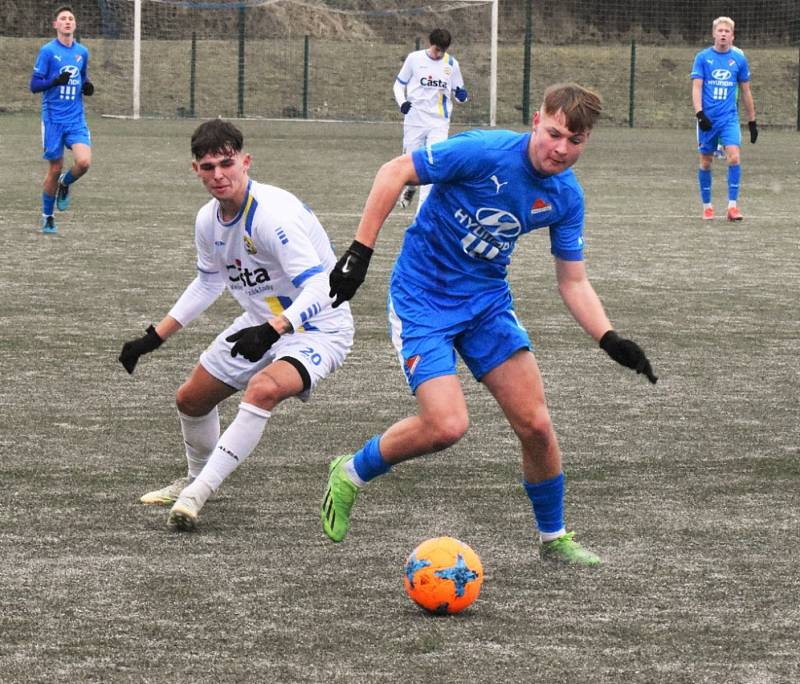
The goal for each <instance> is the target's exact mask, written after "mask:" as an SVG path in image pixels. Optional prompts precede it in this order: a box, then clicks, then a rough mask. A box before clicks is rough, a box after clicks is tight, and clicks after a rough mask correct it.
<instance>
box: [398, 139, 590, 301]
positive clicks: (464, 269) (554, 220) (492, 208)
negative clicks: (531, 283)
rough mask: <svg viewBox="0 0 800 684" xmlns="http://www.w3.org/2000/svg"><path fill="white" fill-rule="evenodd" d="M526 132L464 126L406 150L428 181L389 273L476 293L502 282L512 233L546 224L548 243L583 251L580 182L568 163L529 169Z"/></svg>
mask: <svg viewBox="0 0 800 684" xmlns="http://www.w3.org/2000/svg"><path fill="white" fill-rule="evenodd" d="M529 141H530V133H514V132H512V131H479V130H475V131H468V132H466V133H461V134H459V135H455V136H453V137H451V138H449V139H448V140H446V141H444V142H441V143H437V144H435V145H432V146H430V147H428V148H422V149H419V150H416V151H415V152H413V154H412V159H413V162H414V167H415V168H416V171H417V175H418V176H419V179H420V182H421V183H423V184H430V183H432V184H434V186H433V189H432V191H431V193H430V195H429V196H428V198H427V199H426V200H425V202H424V203H423V204H422V207H421V208H420V212H419V214H418V215H417V217H416V219H415V221H414V223H413V224H412V225H411V226H409V228H408V229H407V230H406V233H405V238H404V242H403V249H402V251H401V253H400V256H399V258H398V260H397V264H396V265H395V275H396V276H400V277H403V278H407V279H409V280H410V281H412V282H414V283H416V284H417V285H419V286H420V287H423V288H425V289H429V290H434V291H437V292H443V293H449V294H464V295H470V294H480V293H489V292H498V291H503V290H505V289H507V287H508V283H507V274H508V265H509V263H510V261H511V253H512V252H513V251H514V246H515V245H516V242H517V238H518V237H519V236H520V235H522V234H524V233H529V232H530V231H532V230H536V229H538V228H549V232H550V251H551V252H552V254H554V255H555V256H557V257H559V258H561V259H565V260H570V261H580V260H582V259H583V190H582V189H581V187H580V185H579V184H578V181H577V179H576V178H575V175H574V173H573V172H572V170H571V169H568V170H566V171H564V172H563V173H559V174H557V175H554V176H542V175H540V174H539V173H537V172H536V170H535V169H534V168H533V165H532V164H531V161H530V159H529V157H528V143H529Z"/></svg>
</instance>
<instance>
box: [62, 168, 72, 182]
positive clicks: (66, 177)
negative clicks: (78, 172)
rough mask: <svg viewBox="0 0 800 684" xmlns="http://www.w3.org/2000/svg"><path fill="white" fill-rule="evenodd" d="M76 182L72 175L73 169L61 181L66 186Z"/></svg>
mask: <svg viewBox="0 0 800 684" xmlns="http://www.w3.org/2000/svg"><path fill="white" fill-rule="evenodd" d="M74 182H75V176H73V175H72V169H70V170H69V171H67V172H66V173H65V174H64V178H62V179H61V183H62V184H64V185H72V183H74Z"/></svg>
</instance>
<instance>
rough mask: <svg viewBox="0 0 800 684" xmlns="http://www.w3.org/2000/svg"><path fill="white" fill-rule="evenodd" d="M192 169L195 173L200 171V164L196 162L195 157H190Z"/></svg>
mask: <svg viewBox="0 0 800 684" xmlns="http://www.w3.org/2000/svg"><path fill="white" fill-rule="evenodd" d="M192 171H194V172H195V173H197V172H199V171H200V164H198V163H197V160H196V159H192Z"/></svg>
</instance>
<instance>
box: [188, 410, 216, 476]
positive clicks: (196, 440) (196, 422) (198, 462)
mask: <svg viewBox="0 0 800 684" xmlns="http://www.w3.org/2000/svg"><path fill="white" fill-rule="evenodd" d="M178 417H179V418H180V420H181V432H182V433H183V444H184V446H185V447H186V464H187V468H188V473H189V480H194V479H195V478H196V477H197V476H198V475H199V474H200V471H201V470H202V469H203V466H204V465H205V464H206V461H208V457H209V456H211V452H212V451H213V450H214V447H215V446H216V445H217V442H218V441H219V411H217V407H216V406H215V407H214V408H213V409H212V410H211V411H210V412H209V413H207V414H206V415H204V416H197V417H195V416H187V415H186V414H185V413H181V412H180V411H178Z"/></svg>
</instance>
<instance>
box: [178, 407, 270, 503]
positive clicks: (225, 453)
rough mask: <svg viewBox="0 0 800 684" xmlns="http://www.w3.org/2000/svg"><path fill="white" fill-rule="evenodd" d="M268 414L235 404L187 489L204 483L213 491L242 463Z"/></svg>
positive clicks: (255, 441)
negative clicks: (234, 411) (234, 410)
mask: <svg viewBox="0 0 800 684" xmlns="http://www.w3.org/2000/svg"><path fill="white" fill-rule="evenodd" d="M270 415H271V414H270V412H269V411H265V410H264V409H260V408H258V406H253V404H247V403H245V402H242V403H241V404H239V413H237V414H236V418H234V420H233V422H232V423H231V424H230V425H229V426H228V429H227V430H225V432H224V433H223V435H222V437H220V438H219V441H218V442H217V444H216V446H215V448H214V451H213V452H212V453H211V457H210V458H209V459H208V462H207V463H206V464H205V466H204V467H203V470H202V472H201V473H200V474H199V475H198V476H197V479H196V480H195V481H194V482H193V483H192V484H191V485H189V487H187V489H190V488H192V487H194V486H195V484H197V485H198V487H200V486H202V485H203V484H205V485H207V486H208V487H210V488H211V491H212V492H216V491H217V489H219V486H220V485H221V484H222V481H223V480H224V479H225V478H226V477H228V475H230V474H231V473H232V472H233V471H234V470H236V468H238V467H239V466H240V465H242V463H244V462H245V460H246V459H247V457H248V456H249V455H250V454H251V453H252V451H253V449H255V448H256V445H257V444H258V442H259V440H260V439H261V435H262V434H263V433H264V427H265V426H266V424H267V419H268V418H269V417H270ZM184 491H185V490H184Z"/></svg>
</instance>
